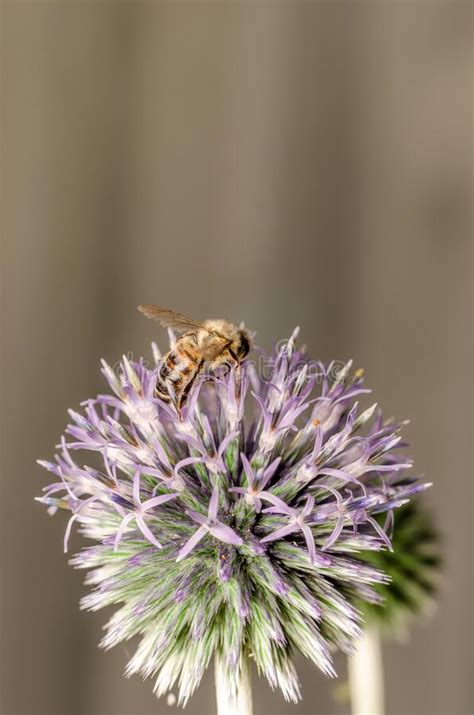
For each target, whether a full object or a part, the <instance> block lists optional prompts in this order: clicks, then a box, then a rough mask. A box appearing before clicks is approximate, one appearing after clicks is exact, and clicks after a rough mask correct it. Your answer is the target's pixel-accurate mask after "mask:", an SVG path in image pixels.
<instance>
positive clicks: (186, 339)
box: [138, 305, 252, 412]
mask: <svg viewBox="0 0 474 715" xmlns="http://www.w3.org/2000/svg"><path fill="white" fill-rule="evenodd" d="M138 310H139V311H140V312H142V313H143V314H144V315H146V317H147V318H151V319H152V320H159V321H160V323H161V325H162V326H163V327H165V328H172V329H173V330H176V331H177V332H180V333H182V335H180V337H179V338H178V339H177V340H176V342H175V344H174V346H173V348H172V349H171V350H169V351H168V352H167V353H166V354H165V355H164V356H163V359H162V361H161V365H160V368H159V371H158V377H157V380H156V388H155V395H156V397H158V398H159V399H160V400H163V401H164V402H172V403H173V404H174V405H175V407H176V409H177V410H178V412H180V411H181V409H182V407H183V405H184V404H185V402H186V399H187V397H188V395H189V392H190V390H191V388H192V386H193V384H194V382H195V380H196V378H197V377H198V375H199V374H200V373H201V372H202V370H203V369H204V367H205V366H206V365H207V366H209V367H210V368H212V369H215V368H216V367H219V366H220V365H227V366H228V367H229V368H231V367H232V366H236V367H239V366H240V364H241V363H242V361H243V360H244V359H245V358H246V357H247V355H248V353H249V351H250V350H251V348H252V338H251V336H250V333H249V332H248V331H247V330H245V329H244V328H237V327H236V326H235V325H233V324H232V323H229V322H228V321H227V320H204V321H203V322H198V321H196V320H192V319H191V318H187V317H186V316H185V315H181V314H180V313H176V312H175V311H174V310H168V309H167V308H160V307H159V306H157V305H139V306H138Z"/></svg>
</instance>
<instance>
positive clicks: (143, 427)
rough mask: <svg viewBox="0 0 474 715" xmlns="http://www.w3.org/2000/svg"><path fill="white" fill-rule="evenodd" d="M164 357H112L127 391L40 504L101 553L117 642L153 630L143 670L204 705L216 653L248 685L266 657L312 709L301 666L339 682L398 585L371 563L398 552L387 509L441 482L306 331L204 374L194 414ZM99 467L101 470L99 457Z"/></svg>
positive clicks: (264, 669)
mask: <svg viewBox="0 0 474 715" xmlns="http://www.w3.org/2000/svg"><path fill="white" fill-rule="evenodd" d="M154 354H155V358H156V364H155V365H153V366H151V367H149V366H147V365H146V364H145V363H144V361H143V360H140V361H138V362H134V361H132V360H129V359H127V358H125V357H124V359H123V361H122V363H121V366H120V369H119V370H118V371H115V370H112V369H111V368H110V367H109V366H108V365H107V364H105V363H103V373H104V375H105V377H106V379H107V381H108V383H109V387H110V393H109V394H102V395H99V396H98V397H97V398H96V399H92V400H88V401H87V402H85V403H84V404H83V410H82V411H81V412H80V413H79V412H75V411H71V412H70V416H71V423H70V424H69V425H68V427H67V428H66V436H65V437H63V438H62V440H61V443H60V445H59V451H58V453H57V454H56V457H55V461H54V462H41V464H42V465H43V466H45V467H46V468H47V469H48V470H49V471H50V472H52V473H53V474H54V481H53V483H52V484H50V485H49V486H47V487H46V488H45V490H44V495H43V496H42V497H41V498H40V499H39V500H40V501H41V502H43V503H44V504H45V505H46V506H47V507H48V511H49V513H54V512H55V511H56V510H57V509H64V510H66V511H68V512H69V513H70V518H69V522H68V525H67V528H66V533H65V540H64V548H65V549H67V545H68V539H69V535H70V532H71V527H72V526H73V525H74V523H76V524H77V525H78V526H79V529H80V531H81V533H82V534H83V536H85V537H86V538H88V539H91V540H92V541H93V542H94V544H93V545H91V546H87V547H85V548H83V549H82V551H80V552H79V553H78V554H77V555H76V556H75V557H74V558H73V559H72V564H73V565H75V566H76V567H79V568H85V569H88V570H89V574H88V576H87V583H88V584H89V585H90V586H91V592H90V594H89V595H87V596H86V597H85V598H84V599H83V600H82V607H83V608H87V609H91V610H97V609H99V608H103V607H104V606H110V605H114V606H118V608H117V610H116V611H115V613H114V615H113V616H112V618H111V619H110V621H109V623H108V624H107V633H106V635H105V637H104V639H103V641H102V645H103V646H104V647H106V648H109V647H111V646H113V645H116V644H117V643H120V642H121V641H125V640H128V639H129V638H131V637H132V636H136V635H139V636H141V641H140V644H139V645H138V648H137V651H136V653H135V654H134V656H133V657H132V659H131V660H130V662H129V664H128V667H127V673H128V674H132V673H140V674H141V675H142V676H144V677H147V676H154V677H155V691H156V693H157V694H158V695H161V694H163V693H165V692H166V691H168V690H169V689H170V688H172V687H173V685H174V684H175V683H177V684H178V687H179V694H180V700H181V702H183V703H184V702H186V701H187V700H188V698H189V697H190V695H191V694H192V692H193V691H194V689H195V688H196V686H197V685H198V684H199V682H200V680H201V678H202V675H203V673H204V671H205V669H206V668H207V666H208V664H209V662H210V660H211V658H212V657H213V656H214V655H217V656H219V658H220V660H221V662H223V663H224V668H225V669H226V670H227V678H228V684H229V688H230V689H231V690H232V689H233V688H236V687H237V683H238V679H239V672H240V668H241V664H242V658H243V657H246V656H250V657H252V658H253V660H254V662H255V664H256V667H257V669H258V671H259V672H260V673H263V674H264V675H265V676H266V678H267V679H268V681H269V683H270V685H271V687H272V688H275V687H279V688H280V689H281V690H282V692H283V695H284V696H285V698H287V699H289V700H297V699H298V697H299V694H300V693H299V684H298V678H297V674H296V671H295V668H294V665H293V662H292V655H293V654H294V653H295V652H296V651H300V652H301V653H303V654H304V655H305V656H306V657H307V658H309V659H310V660H312V661H313V662H314V663H315V664H316V666H317V667H318V668H320V669H321V670H322V671H323V672H324V673H326V674H327V675H334V674H335V673H334V668H333V662H332V655H331V653H332V651H334V650H335V649H342V650H343V651H345V652H349V651H350V650H351V648H352V642H353V640H354V639H355V638H357V636H358V635H359V633H360V631H359V625H358V621H359V618H360V613H359V611H358V609H357V608H356V607H355V606H354V605H353V603H354V599H356V598H357V599H359V601H360V600H362V601H364V602H367V601H369V602H370V601H374V602H376V601H377V600H378V599H379V596H378V594H377V591H376V588H375V587H376V585H377V584H380V583H383V582H385V581H386V580H387V577H386V576H385V575H384V573H383V572H382V571H380V570H379V569H377V568H375V567H374V566H373V565H371V564H368V563H366V562H365V561H363V560H362V559H361V558H360V553H361V552H363V551H366V550H369V551H374V552H377V551H379V550H384V549H390V548H391V543H390V539H389V537H388V535H387V533H386V528H384V525H383V523H381V522H380V518H379V517H378V516H377V515H379V514H382V513H383V514H386V515H387V521H388V522H389V521H390V520H391V514H392V512H393V510H396V509H397V508H398V507H399V506H401V505H402V504H404V503H405V502H406V501H407V500H408V499H409V497H410V496H411V494H413V493H415V492H416V491H419V490H420V489H422V488H423V485H419V484H418V483H417V481H416V479H415V478H413V477H410V476H408V475H407V470H409V469H410V467H411V462H410V460H408V459H407V458H405V457H403V456H400V453H399V448H400V447H402V446H403V445H402V443H401V438H400V435H399V432H400V429H401V427H402V425H401V424H398V423H395V422H384V420H383V418H382V415H381V413H380V411H379V410H377V409H376V406H375V405H374V406H372V407H369V408H368V409H364V410H360V409H359V407H358V402H357V400H358V399H359V397H361V396H363V395H364V394H365V393H368V392H369V390H367V389H366V388H365V387H364V386H363V378H362V372H361V371H356V372H355V373H352V371H351V363H348V364H347V365H345V366H340V365H337V364H336V363H331V364H330V365H328V366H324V365H322V364H321V363H319V362H311V361H310V360H309V359H308V358H307V357H306V355H305V354H304V353H303V352H302V351H299V350H296V348H295V335H293V336H292V337H291V339H290V340H289V341H288V342H287V343H285V344H283V345H281V346H280V347H279V348H278V349H276V350H275V351H274V353H273V354H271V355H265V354H263V353H262V355H261V356H260V370H257V369H256V365H255V364H253V363H251V362H250V361H246V362H245V363H244V364H243V365H242V366H241V367H240V368H232V369H230V370H229V371H227V372H226V371H225V369H223V370H222V371H221V372H218V373H216V374H214V375H207V376H205V375H204V376H201V377H200V378H199V379H198V380H197V381H196V382H195V384H194V385H193V387H192V389H191V391H190V394H189V397H188V401H187V403H186V405H185V407H184V408H183V409H182V411H181V413H180V414H179V413H178V412H177V411H176V410H175V409H174V407H172V406H170V405H168V404H165V403H163V402H161V401H160V400H158V399H157V398H155V396H154V388H155V383H156V376H157V370H158V367H159V363H160V356H159V353H158V352H157V349H156V346H155V347H154ZM84 461H85V463H83V462H84Z"/></svg>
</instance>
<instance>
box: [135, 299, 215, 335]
mask: <svg viewBox="0 0 474 715" xmlns="http://www.w3.org/2000/svg"><path fill="white" fill-rule="evenodd" d="M138 310H139V311H140V312H141V313H143V315H146V317H147V318H151V320H159V321H160V323H161V325H162V326H163V327H164V328H173V329H174V330H178V331H180V332H186V331H187V330H189V328H195V329H196V328H198V329H199V330H206V328H205V327H204V325H203V324H202V323H199V322H198V321H197V320H192V319H191V318H187V317H186V316H185V315H181V313H176V312H175V311H174V310H169V308H160V306H158V305H139V306H138Z"/></svg>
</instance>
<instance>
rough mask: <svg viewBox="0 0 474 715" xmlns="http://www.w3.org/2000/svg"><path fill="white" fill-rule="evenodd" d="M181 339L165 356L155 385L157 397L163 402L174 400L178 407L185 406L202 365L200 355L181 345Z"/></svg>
mask: <svg viewBox="0 0 474 715" xmlns="http://www.w3.org/2000/svg"><path fill="white" fill-rule="evenodd" d="M180 340H182V338H181V339H179V340H177V341H176V344H175V347H174V348H173V350H170V351H169V352H168V353H166V355H164V356H163V361H162V363H161V366H160V369H159V371H158V377H157V379H156V387H155V395H156V397H158V398H159V399H160V400H163V402H173V404H174V405H175V406H176V407H177V408H178V409H181V407H182V406H183V404H184V402H185V400H186V397H187V395H188V393H189V390H190V388H191V386H192V383H193V381H194V379H195V378H196V376H197V375H198V373H199V371H200V369H201V365H202V360H201V359H200V357H199V356H198V355H197V354H195V353H194V351H190V350H189V349H186V348H185V347H184V346H181V345H180V344H179V343H180Z"/></svg>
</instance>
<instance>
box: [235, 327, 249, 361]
mask: <svg viewBox="0 0 474 715" xmlns="http://www.w3.org/2000/svg"><path fill="white" fill-rule="evenodd" d="M232 347H233V351H234V353H235V354H236V356H237V358H238V359H239V362H242V360H244V359H245V358H246V357H247V355H248V354H249V352H250V349H251V347H252V339H251V338H250V335H249V334H248V332H247V331H246V330H238V331H237V336H236V338H235V340H234V344H233V346H232Z"/></svg>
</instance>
